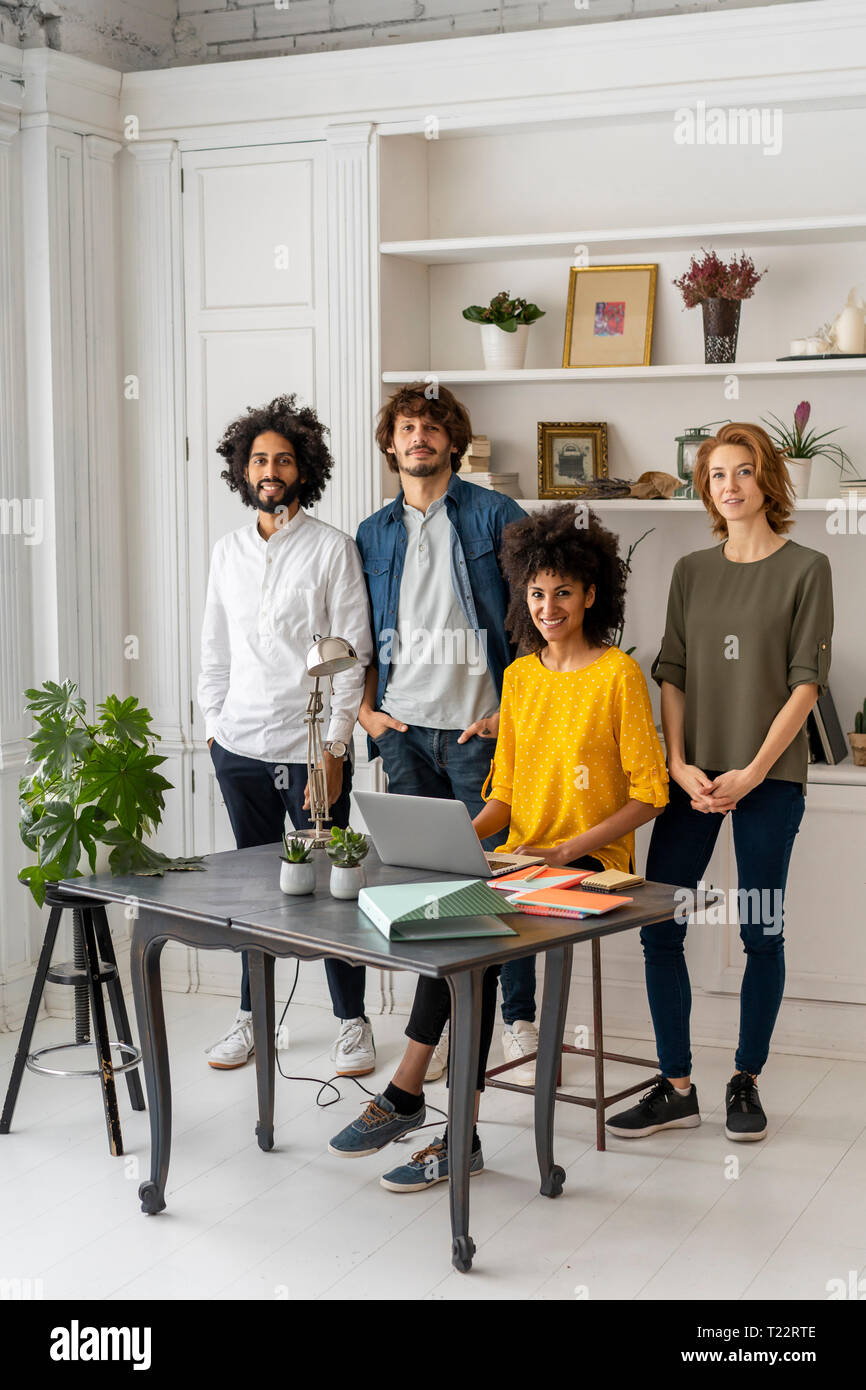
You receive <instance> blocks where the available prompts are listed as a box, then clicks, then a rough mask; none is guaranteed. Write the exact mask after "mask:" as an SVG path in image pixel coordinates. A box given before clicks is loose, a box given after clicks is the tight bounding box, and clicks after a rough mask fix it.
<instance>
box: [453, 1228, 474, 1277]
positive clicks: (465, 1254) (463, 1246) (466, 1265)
mask: <svg viewBox="0 0 866 1390" xmlns="http://www.w3.org/2000/svg"><path fill="white" fill-rule="evenodd" d="M474 1254H475V1241H474V1240H473V1239H472V1237H471V1236H458V1237H457V1239H456V1240H455V1241H454V1243H453V1245H452V1246H451V1263H452V1264H453V1266H454V1268H455V1269H459V1270H460V1273H461V1274H465V1273H466V1272H467V1270H470V1269H471V1268H472V1256H473V1255H474Z"/></svg>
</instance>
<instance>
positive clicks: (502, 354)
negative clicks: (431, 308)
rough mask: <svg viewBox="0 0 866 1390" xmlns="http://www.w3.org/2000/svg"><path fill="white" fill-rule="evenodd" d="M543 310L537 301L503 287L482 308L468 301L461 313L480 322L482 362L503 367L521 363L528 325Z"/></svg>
mask: <svg viewBox="0 0 866 1390" xmlns="http://www.w3.org/2000/svg"><path fill="white" fill-rule="evenodd" d="M544 313H545V311H544V309H539V307H538V305H537V304H529V303H528V302H527V301H526V300H525V299H518V298H516V297H515V298H512V297H511V296H510V295H509V293H508V291H507V290H500V292H499V294H496V295H494V296H493V298H492V299H491V301H490V303H489V304H488V305H487V306H486V308H483V307H482V306H481V305H480V304H470V305H469V307H468V308H467V309H464V310H463V317H464V318H465V319H468V320H469V322H470V323H477V324H480V326H481V351H482V352H483V354H484V366H485V367H486V368H487V370H488V371H496V370H499V371H503V370H509V369H514V368H517V369H518V370H519V369H520V368H521V367H522V366H523V363H524V361H525V359H526V346H527V341H528V334H529V325H530V324H531V323H535V320H536V319H541V318H544Z"/></svg>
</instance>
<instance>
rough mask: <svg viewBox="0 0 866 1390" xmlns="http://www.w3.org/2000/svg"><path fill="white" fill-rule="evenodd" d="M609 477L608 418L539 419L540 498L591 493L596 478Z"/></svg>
mask: <svg viewBox="0 0 866 1390" xmlns="http://www.w3.org/2000/svg"><path fill="white" fill-rule="evenodd" d="M587 464H589V468H587ZM606 477H607V425H606V424H605V423H604V421H602V420H590V421H581V422H577V423H571V422H569V421H567V420H539V422H538V496H539V497H540V498H559V499H560V500H562V501H565V500H568V499H569V498H573V497H587V496H590V497H591V496H592V495H593V491H594V489H593V484H592V480H593V479H594V478H606ZM569 479H572V481H569Z"/></svg>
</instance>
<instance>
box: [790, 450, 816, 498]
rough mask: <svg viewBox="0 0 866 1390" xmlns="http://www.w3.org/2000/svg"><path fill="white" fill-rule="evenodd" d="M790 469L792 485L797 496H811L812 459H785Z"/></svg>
mask: <svg viewBox="0 0 866 1390" xmlns="http://www.w3.org/2000/svg"><path fill="white" fill-rule="evenodd" d="M785 464H786V466H787V469H788V477H789V478H790V479H791V486H792V487H793V489H794V495H795V497H799V498H801V499H802V498H804V497H808V496H809V479H810V478H811V476H812V460H811V459H785Z"/></svg>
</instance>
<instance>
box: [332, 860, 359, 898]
mask: <svg viewBox="0 0 866 1390" xmlns="http://www.w3.org/2000/svg"><path fill="white" fill-rule="evenodd" d="M366 882H367V877H366V875H365V873H364V865H363V864H356V865H355V867H354V868H352V869H349V868H347V867H346V865H345V864H332V865H331V897H332V898H346V899H349V898H357V896H358V894H359V893H360V891H361V889H362V888H363V887H364V884H365V883H366Z"/></svg>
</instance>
